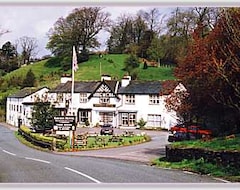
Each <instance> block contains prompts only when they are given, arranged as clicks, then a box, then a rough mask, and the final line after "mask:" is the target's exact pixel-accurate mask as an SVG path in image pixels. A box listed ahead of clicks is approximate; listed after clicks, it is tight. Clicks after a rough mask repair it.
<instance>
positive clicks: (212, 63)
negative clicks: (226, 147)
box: [175, 8, 240, 134]
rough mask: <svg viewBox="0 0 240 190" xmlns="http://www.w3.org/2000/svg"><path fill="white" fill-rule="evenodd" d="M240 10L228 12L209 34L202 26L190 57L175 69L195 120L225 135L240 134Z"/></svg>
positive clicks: (196, 34)
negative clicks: (187, 93)
mask: <svg viewBox="0 0 240 190" xmlns="http://www.w3.org/2000/svg"><path fill="white" fill-rule="evenodd" d="M239 24H240V9H239V8H236V9H231V8H230V9H226V10H225V11H224V12H223V14H222V15H221V17H220V18H219V20H218V21H217V24H216V26H215V27H214V29H213V30H212V31H210V32H209V34H208V35H202V31H203V28H204V24H203V23H199V24H198V28H197V29H196V30H195V32H194V33H193V42H192V43H191V45H190V46H188V54H187V55H186V56H185V57H184V59H182V60H180V61H179V63H178V66H177V68H176V70H175V75H176V77H177V78H179V79H180V80H181V81H182V82H183V83H184V85H185V86H186V87H187V89H188V91H189V94H190V95H189V99H188V103H189V104H191V108H190V111H191V113H192V118H193V117H195V119H197V120H202V121H204V122H205V123H208V124H209V125H211V126H214V127H217V128H218V130H220V132H221V133H222V134H224V133H233V132H240V128H239V126H240V123H239V118H238V115H239V110H240V109H239V108H240V103H239V102H240V96H239V95H240V94H239V89H240V88H239V84H240V81H239V74H240V70H239V68H240V65H239V63H240V56H239V51H240V45H239V44H240V40H239V30H240V28H239Z"/></svg>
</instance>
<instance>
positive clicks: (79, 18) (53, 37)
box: [47, 7, 111, 62]
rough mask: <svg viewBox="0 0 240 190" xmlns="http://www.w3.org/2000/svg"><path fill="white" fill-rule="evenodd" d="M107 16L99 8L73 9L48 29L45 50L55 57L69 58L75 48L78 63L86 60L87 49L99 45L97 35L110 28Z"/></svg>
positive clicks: (107, 14)
mask: <svg viewBox="0 0 240 190" xmlns="http://www.w3.org/2000/svg"><path fill="white" fill-rule="evenodd" d="M109 16H110V14H109V13H105V12H102V8H100V7H83V8H76V9H74V10H73V11H72V13H70V14H69V15H68V16H67V17H66V18H63V17H61V18H59V19H58V20H57V22H56V23H55V24H54V26H53V28H51V29H50V31H49V33H48V37H49V41H48V44H47V48H48V49H49V50H50V51H51V52H52V53H53V54H54V55H56V56H69V55H71V54H72V53H71V52H72V47H73V46H75V47H76V50H77V51H76V52H77V54H78V55H77V57H78V62H83V61H86V60H88V49H89V48H95V47H98V46H99V45H100V44H99V42H98V40H97V34H98V33H99V32H100V31H101V30H103V29H107V28H108V27H109V26H110V22H111V20H110V19H109ZM79 52H80V54H79Z"/></svg>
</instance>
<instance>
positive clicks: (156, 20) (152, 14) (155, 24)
mask: <svg viewBox="0 0 240 190" xmlns="http://www.w3.org/2000/svg"><path fill="white" fill-rule="evenodd" d="M138 14H139V15H141V16H142V18H143V20H144V21H145V23H147V26H148V30H150V31H153V32H154V33H156V34H157V35H159V34H160V33H161V31H162V30H163V26H162V23H163V20H164V17H165V15H162V14H161V13H160V10H159V9H157V8H152V9H149V10H147V11H143V10H140V11H139V12H138Z"/></svg>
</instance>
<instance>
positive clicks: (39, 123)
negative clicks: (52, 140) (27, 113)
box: [31, 100, 58, 133]
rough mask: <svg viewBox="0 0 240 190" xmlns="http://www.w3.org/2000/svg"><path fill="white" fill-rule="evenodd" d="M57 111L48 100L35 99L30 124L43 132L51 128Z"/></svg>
mask: <svg viewBox="0 0 240 190" xmlns="http://www.w3.org/2000/svg"><path fill="white" fill-rule="evenodd" d="M57 115H58V112H57V111H56V109H54V108H53V107H52V106H51V105H50V103H49V102H42V101H40V100H39V101H37V102H35V104H34V106H33V111H32V118H31V125H32V126H33V128H34V129H35V130H36V131H39V132H43V133H44V132H45V131H46V130H50V129H52V128H53V124H54V120H53V118H54V116H57Z"/></svg>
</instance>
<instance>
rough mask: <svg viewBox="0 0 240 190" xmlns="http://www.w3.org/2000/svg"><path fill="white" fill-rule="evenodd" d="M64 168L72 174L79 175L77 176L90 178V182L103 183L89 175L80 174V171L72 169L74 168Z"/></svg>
mask: <svg viewBox="0 0 240 190" xmlns="http://www.w3.org/2000/svg"><path fill="white" fill-rule="evenodd" d="M64 168H65V169H66V170H69V171H72V172H74V173H77V174H79V175H82V176H84V177H86V178H88V179H90V180H92V181H94V182H96V183H101V182H100V181H98V180H96V179H94V178H93V177H91V176H89V175H87V174H84V173H82V172H79V171H77V170H74V169H72V168H68V167H64Z"/></svg>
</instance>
